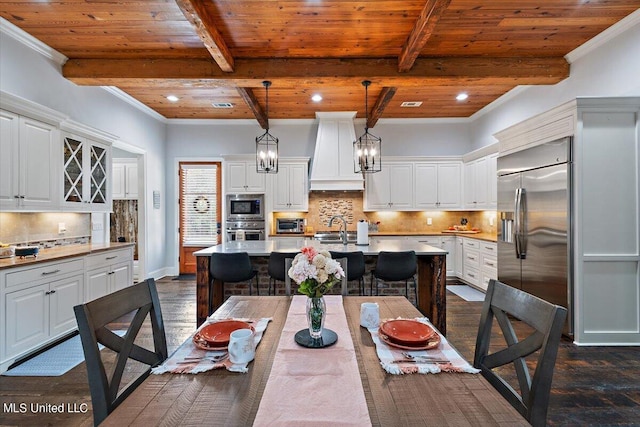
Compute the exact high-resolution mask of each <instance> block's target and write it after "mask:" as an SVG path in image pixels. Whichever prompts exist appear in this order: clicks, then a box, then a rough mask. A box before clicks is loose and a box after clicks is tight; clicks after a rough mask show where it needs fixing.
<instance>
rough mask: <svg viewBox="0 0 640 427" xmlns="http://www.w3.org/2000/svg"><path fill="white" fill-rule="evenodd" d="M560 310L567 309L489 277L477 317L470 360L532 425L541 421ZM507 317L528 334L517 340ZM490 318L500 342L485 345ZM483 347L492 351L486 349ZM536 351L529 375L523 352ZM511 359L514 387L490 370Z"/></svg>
mask: <svg viewBox="0 0 640 427" xmlns="http://www.w3.org/2000/svg"><path fill="white" fill-rule="evenodd" d="M566 316H567V310H566V309H565V308H564V307H560V306H559V305H555V304H551V303H550V302H547V301H545V300H543V299H540V298H538V297H535V296H533V295H531V294H528V293H526V292H524V291H521V290H520V289H516V288H512V287H511V286H508V285H506V284H504V283H502V282H499V281H497V280H493V279H492V280H491V281H490V282H489V287H488V288H487V294H486V297H485V300H484V305H483V307H482V315H481V317H480V327H479V328H478V336H477V339H476V352H475V358H474V362H473V366H475V367H476V368H478V369H480V370H481V371H482V375H483V376H484V377H485V378H486V379H487V380H488V381H489V382H490V383H491V384H492V385H493V387H495V388H496V389H497V390H498V391H499V392H500V394H502V395H503V396H504V397H505V399H507V400H508V401H509V403H511V405H512V406H513V407H514V408H516V409H517V410H518V411H519V412H520V413H521V414H522V416H523V417H525V418H526V419H527V421H529V423H530V424H531V425H533V426H544V425H545V424H546V419H547V409H548V407H549V397H550V393H551V380H552V378H553V369H554V367H555V363H556V356H557V354H558V347H559V345H560V337H561V336H562V328H563V326H564V321H565V318H566ZM510 317H511V318H514V319H516V320H517V321H520V322H523V323H524V324H526V325H527V332H528V333H530V335H528V336H526V337H521V338H523V339H520V340H519V339H518V337H517V335H516V333H515V331H514V327H513V324H512V322H511V319H510ZM494 319H495V320H496V322H497V324H498V325H499V326H500V329H501V331H502V334H503V335H504V338H505V342H506V347H505V346H504V345H501V346H500V345H499V346H495V345H491V331H492V326H493V320H494ZM518 330H519V331H520V328H519V329H518ZM529 331H530V332H529ZM520 334H521V335H522V334H523V333H522V332H520ZM489 350H491V351H492V352H491V353H489ZM538 351H539V353H538V358H537V363H536V365H535V370H534V374H533V378H532V377H531V374H530V372H529V368H528V367H527V362H526V359H525V358H526V357H527V356H529V355H532V354H533V353H535V352H538ZM511 363H512V364H513V367H514V369H515V372H516V377H517V379H518V385H519V388H520V393H518V392H517V391H516V390H515V389H514V388H513V387H512V386H511V385H510V384H509V383H508V382H507V381H506V380H505V379H504V378H503V377H501V376H500V375H499V374H498V373H497V372H496V371H494V369H495V368H498V367H500V366H504V365H507V364H511Z"/></svg>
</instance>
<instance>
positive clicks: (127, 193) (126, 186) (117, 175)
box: [111, 159, 138, 200]
mask: <svg viewBox="0 0 640 427" xmlns="http://www.w3.org/2000/svg"><path fill="white" fill-rule="evenodd" d="M111 170H112V172H113V174H112V179H111V183H112V185H111V187H112V188H113V191H112V198H113V200H137V199H138V161H137V160H136V159H113V167H112V168H111Z"/></svg>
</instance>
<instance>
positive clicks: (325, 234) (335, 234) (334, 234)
mask: <svg viewBox="0 0 640 427" xmlns="http://www.w3.org/2000/svg"><path fill="white" fill-rule="evenodd" d="M313 238H314V239H315V240H318V241H319V242H320V243H327V244H340V243H342V236H341V235H340V232H339V231H322V232H318V233H316V234H314V235H313ZM356 242H357V235H356V233H355V232H349V231H348V232H347V243H356Z"/></svg>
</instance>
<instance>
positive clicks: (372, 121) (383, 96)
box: [367, 87, 398, 128]
mask: <svg viewBox="0 0 640 427" xmlns="http://www.w3.org/2000/svg"><path fill="white" fill-rule="evenodd" d="M396 90H398V88H395V87H383V88H382V90H381V91H380V95H379V96H378V99H376V103H375V105H374V106H373V108H372V109H371V114H369V119H368V120H367V127H368V128H372V127H374V126H375V125H376V123H377V122H378V119H379V118H380V117H382V113H383V112H384V109H385V108H386V107H387V105H388V104H389V102H390V101H391V98H393V95H395V94H396Z"/></svg>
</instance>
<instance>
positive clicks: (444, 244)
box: [410, 236, 456, 277]
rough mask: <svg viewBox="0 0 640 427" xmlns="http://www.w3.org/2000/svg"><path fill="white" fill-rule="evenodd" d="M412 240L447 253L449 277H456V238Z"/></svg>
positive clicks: (431, 237)
mask: <svg viewBox="0 0 640 427" xmlns="http://www.w3.org/2000/svg"><path fill="white" fill-rule="evenodd" d="M410 238H411V239H412V240H414V241H417V242H419V243H424V244H426V245H430V246H433V247H436V248H438V249H444V250H445V251H447V258H446V263H447V277H454V276H455V275H456V273H455V260H456V238H455V236H412V237H410Z"/></svg>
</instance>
